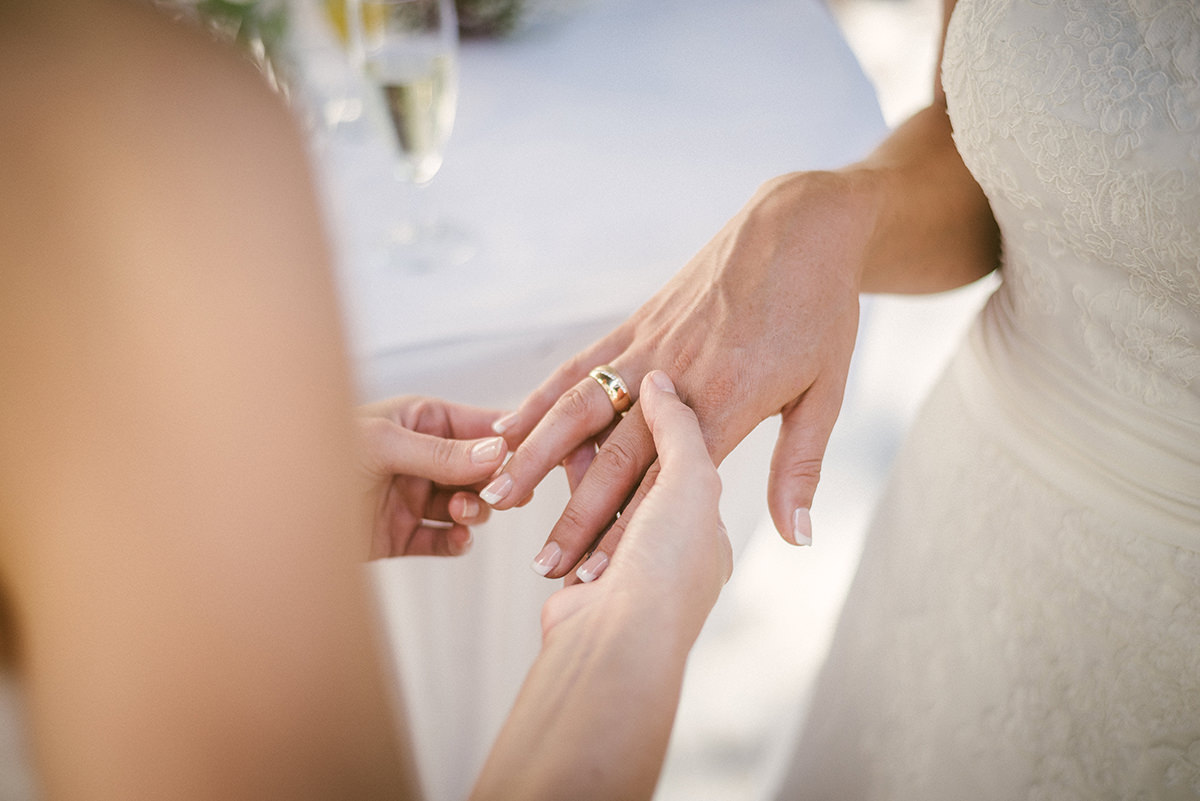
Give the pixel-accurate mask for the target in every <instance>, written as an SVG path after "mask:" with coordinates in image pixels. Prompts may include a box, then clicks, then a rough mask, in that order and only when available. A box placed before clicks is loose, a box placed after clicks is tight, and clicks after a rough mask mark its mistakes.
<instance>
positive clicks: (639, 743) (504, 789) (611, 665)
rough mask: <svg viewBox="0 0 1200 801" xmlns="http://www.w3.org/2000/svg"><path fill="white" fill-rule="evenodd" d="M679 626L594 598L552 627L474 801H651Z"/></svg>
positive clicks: (677, 661)
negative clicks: (638, 800)
mask: <svg viewBox="0 0 1200 801" xmlns="http://www.w3.org/2000/svg"><path fill="white" fill-rule="evenodd" d="M576 589H577V590H580V591H584V592H586V591H589V590H592V589H600V587H599V586H596V587H594V588H593V587H588V588H583V587H580V588H576ZM614 607H615V608H614ZM639 607H640V608H641V609H642V613H641V614H635V610H636V609H638V608H639ZM656 612H657V610H656V611H655V612H654V613H650V615H651V616H654V615H655V614H656ZM679 628H680V627H679V626H677V625H675V624H667V623H653V622H651V621H650V620H649V619H648V617H647V612H646V609H645V605H644V604H643V605H634V604H624V603H620V604H616V605H614V604H603V605H602V604H592V605H591V606H588V607H586V608H584V609H582V610H580V611H578V612H576V613H575V614H574V615H572V616H571V617H569V618H568V619H566V620H564V621H562V622H561V623H559V624H558V625H557V626H555V627H554V628H553V630H552V631H551V632H550V633H549V635H548V636H547V638H546V640H545V643H544V645H543V648H542V652H541V654H540V655H539V656H538V659H537V661H536V662H535V663H534V666H533V668H532V669H531V671H530V673H529V676H528V677H527V679H526V681H525V684H524V686H523V687H522V689H521V694H520V696H519V697H518V699H517V702H516V704H515V706H514V707H513V711H512V714H511V715H510V716H509V719H508V721H507V722H506V724H505V727H504V729H503V730H502V732H501V734H500V737H499V738H498V739H497V741H496V744H495V746H494V748H493V750H492V753H491V755H490V756H489V758H488V762H487V765H486V766H485V768H484V771H483V773H482V775H481V776H480V779H479V782H478V784H477V786H476V788H475V792H474V794H473V795H472V799H473V801H484V800H485V799H522V801H537V800H538V799H561V798H574V799H613V798H624V799H633V798H646V799H648V798H650V797H651V795H652V794H653V792H654V787H655V784H656V783H657V781H658V775H659V771H660V768H661V765H662V761H663V758H664V755H665V753H666V748H667V741H668V739H669V737H670V732H671V725H672V722H673V720H674V716H675V709H676V706H677V705H678V702H679V692H680V687H681V684H682V681H683V672H684V665H685V662H686V658H687V651H688V648H689V647H690V645H691V642H692V640H693V639H694V635H690V634H689V635H687V636H679V635H678V634H675V635H674V636H672V634H671V633H672V632H678V631H679Z"/></svg>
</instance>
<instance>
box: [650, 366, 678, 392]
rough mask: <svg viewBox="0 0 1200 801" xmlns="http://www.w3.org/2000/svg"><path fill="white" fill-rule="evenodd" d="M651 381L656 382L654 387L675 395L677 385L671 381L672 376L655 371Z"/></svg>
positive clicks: (651, 375)
mask: <svg viewBox="0 0 1200 801" xmlns="http://www.w3.org/2000/svg"><path fill="white" fill-rule="evenodd" d="M650 380H651V381H653V382H654V386H656V387H658V388H659V389H661V390H662V391H663V392H670V393H671V394H672V395H674V394H675V384H674V383H673V382H672V381H671V376H669V375H667V374H666V373H664V372H663V371H662V370H655V371H654V372H652V373H651V374H650Z"/></svg>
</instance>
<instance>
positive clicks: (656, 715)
mask: <svg viewBox="0 0 1200 801" xmlns="http://www.w3.org/2000/svg"><path fill="white" fill-rule="evenodd" d="M0 74H3V75H5V76H6V80H5V81H2V82H0V153H3V154H4V158H2V159H0V242H3V243H4V247H3V248H0V280H2V281H3V284H4V286H3V291H2V292H0V336H2V337H3V341H4V347H3V348H0V375H3V376H4V380H3V382H0V597H2V598H3V604H0V607H2V608H3V609H4V611H5V614H4V615H3V616H0V620H2V623H3V626H2V627H0V640H2V641H3V642H4V644H5V650H6V651H8V652H10V654H11V660H10V661H11V664H10V665H9V666H8V668H9V669H10V670H12V671H14V672H15V673H16V676H17V679H18V680H19V685H20V686H21V688H22V690H23V692H24V695H25V701H26V704H25V719H26V721H27V723H28V732H27V736H28V741H29V743H30V745H31V748H32V752H33V757H34V761H35V766H34V767H35V769H36V771H37V779H38V782H39V791H40V795H41V797H44V798H46V799H50V801H53V799H59V798H62V799H68V798H84V797H86V798H89V799H120V800H121V801H142V799H145V800H146V801H150V800H151V799H153V800H154V801H158V799H163V798H170V799H180V800H181V801H193V800H197V801H198V800H199V799H220V801H231V800H232V801H237V800H238V799H246V800H247V801H250V800H251V799H253V800H254V801H258V800H259V799H263V798H287V799H299V800H300V801H306V800H310V799H311V800H312V801H316V800H317V799H321V800H324V799H344V798H354V799H373V798H389V799H407V798H419V797H420V787H419V782H418V777H417V772H416V768H415V763H414V760H413V758H412V749H411V734H410V733H409V732H408V731H406V730H405V729H404V728H403V727H402V726H400V725H398V724H397V721H398V720H402V719H403V707H402V704H400V698H399V696H398V694H397V692H396V688H395V687H394V686H393V684H392V678H393V677H391V676H390V675H389V674H388V673H387V671H386V669H385V668H384V664H385V660H384V659H382V658H381V653H382V651H381V648H382V645H383V643H382V642H381V639H382V638H381V637H380V636H379V631H378V621H377V620H376V618H375V611H374V610H375V605H374V598H373V597H372V595H371V593H370V590H369V586H368V584H367V582H366V581H365V579H364V576H363V572H362V559H363V557H364V555H373V556H383V555H400V554H454V553H461V552H462V551H463V550H464V549H465V547H466V545H467V544H468V543H469V536H470V532H469V526H470V525H471V524H474V523H478V522H480V521H482V520H483V519H484V518H485V517H486V516H487V513H488V511H487V508H486V507H484V506H483V505H482V504H479V502H478V497H477V496H476V495H475V493H474V488H475V487H477V486H479V484H480V483H481V482H483V481H485V480H486V479H487V478H489V477H490V476H492V475H493V474H494V473H495V472H496V470H497V468H498V467H499V465H500V464H501V462H502V461H503V459H504V458H505V455H506V452H505V448H504V447H503V443H502V442H499V441H497V438H496V437H495V436H494V435H492V434H490V432H489V430H488V429H489V427H490V426H491V424H492V423H493V421H494V419H495V414H494V413H492V412H488V411H485V410H478V409H470V408H466V407H461V406H457V405H454V404H449V403H443V402H439V401H435V400H431V399H423V398H413V397H405V398H397V399H393V400H391V401H387V402H384V403H381V404H376V405H373V406H370V407H364V408H362V409H360V410H358V412H357V414H354V413H353V410H352V405H351V404H352V402H353V394H352V388H351V387H352V382H351V380H350V376H349V370H348V366H347V364H346V359H345V355H344V346H343V343H342V339H341V333H340V321H339V320H338V314H337V311H338V309H337V303H336V301H335V293H334V291H333V286H332V281H331V277H330V271H329V266H328V254H327V247H326V243H325V241H324V239H323V237H322V235H321V221H320V217H319V214H318V211H317V206H316V203H315V199H314V197H315V196H314V193H313V191H312V185H311V178H310V176H309V175H308V173H307V171H306V169H305V165H306V152H305V148H304V145H303V143H302V141H301V139H300V137H299V136H298V134H297V132H296V130H295V129H294V126H293V124H292V120H291V117H290V116H289V114H288V113H287V112H286V110H285V109H283V108H282V107H281V106H280V105H279V103H278V101H277V99H276V98H274V96H272V95H271V94H270V93H269V92H268V91H267V89H266V88H265V86H264V85H263V82H262V81H261V80H260V77H259V76H258V75H256V74H255V73H254V72H253V71H252V70H251V69H250V68H249V67H248V65H247V64H245V63H244V62H243V61H241V60H240V59H236V58H232V57H231V56H230V54H229V53H228V52H226V51H225V50H223V49H221V48H218V47H216V46H214V45H213V44H212V43H210V42H208V41H206V40H205V39H203V38H201V37H198V36H196V35H194V33H193V32H190V31H185V30H183V29H180V28H177V27H175V26H173V25H170V24H168V23H166V22H165V21H164V20H163V19H162V18H160V17H159V16H158V15H157V14H155V13H153V12H151V11H150V10H149V9H148V8H147V7H146V6H145V5H143V4H139V3H134V2H124V1H123V0H41V2H38V3H14V2H3V0H0ZM653 378H654V377H653V376H651V380H652V379H653ZM656 386H657V385H654V384H650V385H648V388H643V390H642V391H643V399H644V409H645V415H646V417H645V419H646V420H647V424H648V431H650V432H651V436H652V437H653V438H654V441H655V444H656V447H657V449H658V450H659V452H660V453H661V454H662V460H663V464H664V465H665V467H664V469H663V478H662V481H661V482H660V483H659V485H658V486H657V487H655V488H654V491H653V492H651V493H650V495H649V496H648V497H647V499H646V502H645V504H644V506H645V509H644V514H643V515H641V516H639V519H638V520H637V521H633V523H632V524H631V527H630V531H629V543H628V547H627V548H626V549H624V550H623V552H622V555H621V557H620V558H619V559H617V560H614V562H613V564H612V566H611V568H610V569H609V570H608V571H607V573H606V575H605V576H604V577H603V578H602V580H601V581H598V582H596V583H595V584H592V585H589V586H588V587H586V588H569V589H564V590H563V591H562V592H560V593H558V594H556V595H555V596H553V597H552V598H551V600H550V601H549V602H548V603H547V605H546V607H545V609H544V615H543V628H544V631H545V641H544V645H543V649H542V652H541V654H540V655H539V657H538V659H537V660H536V662H535V665H534V667H533V669H532V671H531V673H530V676H529V678H528V680H527V682H526V685H525V687H524V689H523V691H522V695H521V697H520V699H519V700H518V702H517V704H516V705H515V707H514V709H513V713H512V717H511V719H510V721H509V723H508V725H507V726H506V728H505V730H504V732H503V733H502V734H501V736H500V738H499V740H498V741H497V743H496V746H495V750H494V756H493V758H492V760H491V761H490V762H489V763H488V767H487V769H486V770H485V772H484V775H483V776H482V777H481V779H480V781H479V784H478V786H477V788H476V790H475V794H474V797H476V798H512V797H520V798H522V799H535V800H536V799H543V798H544V799H556V798H563V797H568V796H570V797H577V796H578V795H579V793H576V792H574V791H572V792H570V793H568V792H567V791H566V788H567V787H568V786H572V787H573V786H574V785H573V784H572V783H573V782H576V781H577V779H578V776H579V775H580V774H578V773H576V771H577V770H579V771H583V775H586V776H587V777H589V781H588V783H587V788H586V790H585V793H594V796H593V797H596V798H638V797H642V798H648V797H649V796H650V794H651V792H652V790H653V786H654V783H655V781H656V778H657V775H658V770H659V766H660V765H661V761H662V754H663V753H664V752H665V749H666V743H667V737H668V735H669V732H670V727H671V721H672V718H673V715H674V711H675V706H676V703H677V699H678V695H679V688H680V682H681V680H682V675H683V669H684V664H685V660H686V655H687V652H688V649H689V648H690V647H691V644H692V643H693V641H694V640H695V637H696V635H697V633H698V632H699V629H700V626H701V624H702V622H703V620H704V618H705V616H706V615H707V614H708V612H709V610H710V609H711V607H712V604H713V603H714V602H715V600H716V597H717V595H718V593H719V592H720V588H721V586H722V584H723V582H724V580H725V578H726V577H727V576H728V574H729V570H730V556H729V546H728V541H727V539H726V538H725V535H724V530H723V527H722V526H721V525H720V521H719V519H718V517H717V506H716V499H717V495H718V492H719V481H718V480H717V478H716V472H715V468H714V466H713V464H712V462H711V461H710V460H709V459H708V458H707V457H706V456H705V446H704V443H703V440H702V438H701V436H700V433H699V427H698V425H697V423H696V420H695V416H694V415H693V414H692V412H691V411H690V410H689V409H687V407H686V406H684V405H683V404H682V403H681V402H680V401H679V399H678V397H677V396H676V395H675V394H673V392H672V391H670V390H663V389H657V388H656ZM473 505H474V507H475V508H472V506H473ZM430 521H433V522H434V523H440V525H430ZM593 779H594V781H593ZM513 788H522V789H521V792H520V793H518V794H516V795H514V792H515V791H514V789H513ZM575 789H578V788H575Z"/></svg>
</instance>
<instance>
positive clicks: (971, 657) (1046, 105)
mask: <svg viewBox="0 0 1200 801" xmlns="http://www.w3.org/2000/svg"><path fill="white" fill-rule="evenodd" d="M943 76H944V81H945V86H946V91H947V97H948V103H949V109H950V115H951V121H952V123H953V125H954V130H955V138H956V142H957V144H958V147H959V150H960V151H961V153H962V155H963V158H964V160H965V161H966V164H967V166H968V167H969V168H970V169H971V171H972V172H973V173H974V175H975V176H976V178H977V179H978V181H979V182H980V184H981V185H982V186H983V188H984V190H985V191H986V192H987V195H988V197H989V199H990V201H991V204H992V208H993V211H994V213H995V215H996V219H997V221H998V222H999V224H1000V227H1001V231H1002V234H1003V242H1004V263H1003V270H1002V276H1003V283H1002V285H1001V288H1000V289H999V290H998V291H997V292H996V294H995V295H994V296H993V297H992V298H991V299H990V301H989V303H988V304H987V306H986V308H985V309H984V310H983V312H982V313H981V315H980V317H979V319H978V320H977V321H976V323H975V325H974V327H973V328H972V330H971V332H970V335H969V337H968V341H967V342H965V343H964V345H963V347H962V349H961V350H960V352H959V353H958V354H957V355H956V357H955V359H954V361H953V363H952V364H951V366H950V368H949V369H948V371H947V373H946V375H945V376H943V378H942V379H941V381H940V382H939V384H938V385H937V387H936V388H935V389H934V391H933V393H932V395H931V397H930V399H929V400H928V402H927V405H926V407H925V409H924V410H923V412H922V414H921V415H920V416H919V419H918V421H917V422H916V424H915V428H914V430H913V431H912V433H911V436H910V438H909V440H908V442H907V444H906V445H905V447H904V449H903V450H902V452H901V454H900V456H899V458H898V461H897V463H896V467H895V473H894V476H893V480H892V483H891V485H890V487H889V490H888V492H887V494H886V497H885V499H884V501H883V502H882V505H881V507H880V508H879V510H878V512H877V518H876V523H875V527H874V529H873V530H872V532H871V534H870V537H869V539H868V542H867V546H866V550H865V553H864V557H863V561H862V564H861V567H860V569H859V573H858V575H857V577H856V579H855V583H854V585H853V587H852V589H851V591H850V596H849V600H848V602H847V606H846V609H845V611H844V613H843V618H842V620H841V622H840V625H839V629H838V634H837V637H836V639H835V643H834V646H833V649H832V651H831V654H830V657H829V662H828V664H827V666H826V668H825V670H824V671H823V673H822V676H821V678H820V680H819V682H818V684H817V687H816V689H815V695H814V698H813V708H812V710H811V714H810V717H809V719H808V721H807V723H806V727H805V729H804V731H803V734H802V736H801V740H800V742H799V744H798V746H797V755H796V759H795V762H794V764H793V767H792V770H791V774H790V775H789V776H788V778H787V782H786V784H785V787H784V789H783V790H782V792H781V793H780V794H779V797H780V798H786V799H793V798H795V799H838V800H839V801H847V800H852V799H867V798H870V799H892V800H899V799H922V800H923V801H930V799H932V800H933V801H939V800H940V799H971V800H972V801H978V800H980V799H1055V801H1063V800H1065V799H1088V800H1089V801H1094V800H1095V799H1197V798H1200V3H1198V2H1196V0H959V3H958V6H957V8H956V10H955V13H954V16H953V18H952V20H951V23H950V28H949V31H948V35H947V43H946V53H945V60H944V62H943Z"/></svg>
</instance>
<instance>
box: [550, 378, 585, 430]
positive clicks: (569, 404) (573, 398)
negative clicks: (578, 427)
mask: <svg viewBox="0 0 1200 801" xmlns="http://www.w3.org/2000/svg"><path fill="white" fill-rule="evenodd" d="M557 405H558V412H559V414H560V415H562V416H563V417H565V418H567V419H569V420H576V421H579V422H585V421H586V420H587V419H588V415H589V412H590V411H591V409H590V404H589V403H588V398H587V395H586V394H585V393H584V391H583V388H582V387H581V386H580V385H579V384H576V385H575V386H573V387H571V388H570V389H568V390H567V391H566V392H564V393H563V395H562V397H561V398H559V400H558V404H557Z"/></svg>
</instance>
